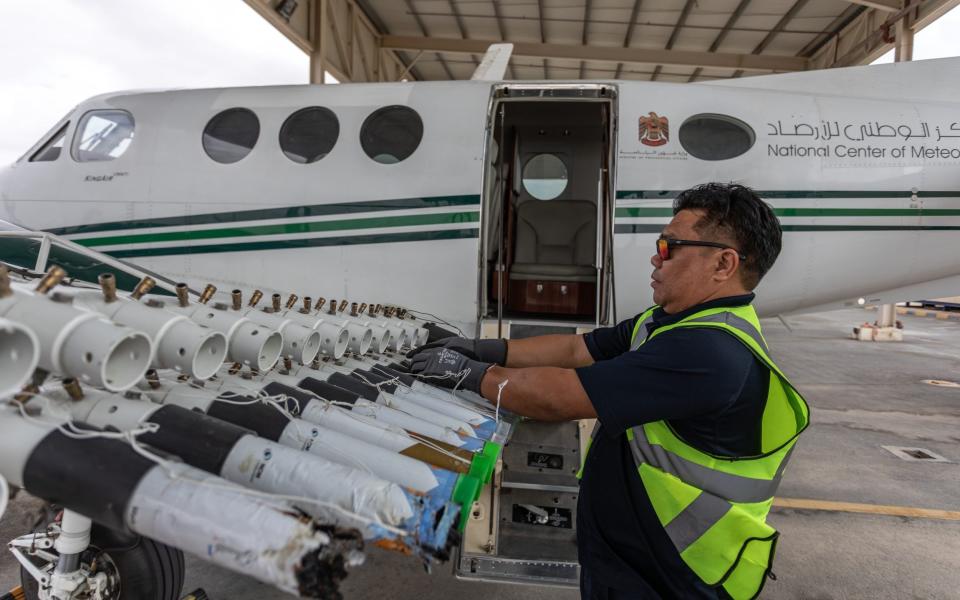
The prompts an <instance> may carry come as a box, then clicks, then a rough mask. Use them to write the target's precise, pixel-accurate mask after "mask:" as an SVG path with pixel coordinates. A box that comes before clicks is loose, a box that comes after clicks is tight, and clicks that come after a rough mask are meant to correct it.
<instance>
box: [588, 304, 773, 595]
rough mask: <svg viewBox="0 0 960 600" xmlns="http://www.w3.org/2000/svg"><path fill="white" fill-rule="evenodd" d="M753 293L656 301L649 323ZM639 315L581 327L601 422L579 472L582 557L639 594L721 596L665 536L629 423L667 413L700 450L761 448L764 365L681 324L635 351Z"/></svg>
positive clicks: (725, 337) (593, 569) (739, 347)
mask: <svg viewBox="0 0 960 600" xmlns="http://www.w3.org/2000/svg"><path fill="white" fill-rule="evenodd" d="M753 297H754V296H753V294H747V295H744V296H734V297H729V298H721V299H718V300H714V301H711V302H707V303H704V304H701V305H698V306H695V307H693V308H690V309H688V310H686V311H683V312H681V313H677V314H674V315H670V314H667V313H666V312H664V311H663V310H662V309H657V310H656V311H655V312H654V314H653V319H652V321H651V322H650V323H649V324H648V325H647V328H648V331H649V333H652V332H653V331H655V330H656V329H657V328H659V327H663V326H666V325H670V324H673V323H676V322H677V321H680V320H681V319H683V318H685V317H687V316H689V315H691V314H693V313H695V312H699V311H702V310H706V309H709V308H716V307H720V306H742V305H745V304H749V303H750V302H751V301H752V300H753ZM638 317H639V315H638ZM638 317H634V318H632V319H627V320H626V321H623V322H621V323H620V324H618V325H617V326H615V327H608V328H602V329H597V330H595V331H592V332H590V333H587V334H585V335H584V341H585V342H586V344H587V348H588V349H589V350H590V354H591V356H592V357H593V359H594V361H596V362H595V363H594V364H593V365H590V366H588V367H581V368H579V369H577V375H578V376H579V377H580V382H581V383H582V384H583V388H584V390H586V392H587V396H589V398H590V401H591V403H592V404H593V406H594V408H595V409H596V412H597V418H598V420H599V422H600V424H601V428H600V433H599V435H598V436H597V438H595V439H594V440H593V443H592V445H591V447H590V452H589V454H588V455H587V463H586V467H585V468H584V474H583V478H582V479H581V481H580V498H579V501H578V506H577V545H578V550H579V557H580V564H581V566H582V567H583V568H584V569H586V570H588V571H589V573H590V575H591V577H592V579H593V580H594V581H596V582H598V583H600V584H602V585H603V586H605V587H609V588H612V589H615V590H622V591H625V592H630V593H631V594H632V595H637V596H639V597H641V598H658V597H662V598H718V597H719V598H723V597H726V595H725V594H723V593H722V591H718V590H716V589H714V588H711V587H709V586H707V585H706V584H704V583H703V582H702V581H701V580H700V579H699V577H697V575H696V574H695V573H694V572H693V571H692V570H690V568H689V567H687V565H686V564H685V563H684V562H683V560H682V559H681V558H680V555H679V553H678V552H677V551H676V549H675V548H674V546H673V543H672V542H671V541H670V538H668V537H667V534H666V532H665V531H664V530H663V527H662V526H661V525H660V522H659V520H658V519H657V515H656V513H655V512H654V510H653V507H652V506H651V504H650V500H649V498H648V497H647V494H646V491H645V490H644V488H643V484H642V482H641V480H640V476H639V475H638V474H637V467H636V464H635V463H634V460H633V456H632V454H631V452H630V447H629V445H628V443H627V439H626V434H625V432H626V430H627V429H629V428H631V427H635V426H638V425H642V424H643V423H649V422H653V421H659V420H666V421H667V422H668V423H669V424H670V426H671V427H672V428H673V430H674V431H675V432H676V433H677V435H679V436H680V437H681V438H682V439H683V440H684V441H685V442H686V443H688V444H690V445H691V446H693V447H695V448H697V449H700V450H702V451H704V452H709V453H711V454H714V455H720V456H744V455H752V454H759V453H760V437H759V436H760V427H759V425H760V420H761V416H762V413H763V407H764V403H765V401H766V398H767V387H768V385H769V377H770V373H769V371H768V370H767V368H766V366H764V365H763V363H762V362H760V361H759V360H758V359H757V358H756V357H755V356H754V355H753V353H752V352H751V351H750V350H749V349H748V348H747V347H746V346H745V345H744V344H743V343H742V342H740V341H739V340H737V339H736V338H735V337H733V336H732V335H730V334H729V333H727V332H725V331H723V330H719V329H708V328H690V329H687V328H678V329H674V330H672V331H670V332H669V333H665V334H662V335H659V336H656V337H654V338H653V339H651V340H649V341H647V342H646V343H645V344H643V345H642V346H641V347H640V348H639V349H637V350H634V351H631V350H630V345H631V337H632V335H633V328H634V326H635V324H636V320H637V318H638ZM638 335H643V332H641V333H640V334H638Z"/></svg>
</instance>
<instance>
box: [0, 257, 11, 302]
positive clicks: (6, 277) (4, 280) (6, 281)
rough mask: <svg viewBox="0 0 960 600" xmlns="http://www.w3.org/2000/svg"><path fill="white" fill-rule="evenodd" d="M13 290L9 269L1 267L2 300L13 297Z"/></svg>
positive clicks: (0, 290) (0, 292)
mask: <svg viewBox="0 0 960 600" xmlns="http://www.w3.org/2000/svg"><path fill="white" fill-rule="evenodd" d="M12 295H13V290H11V289H10V271H8V270H7V267H6V266H4V265H0V298H6V297H7V296H12Z"/></svg>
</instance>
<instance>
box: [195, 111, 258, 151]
mask: <svg viewBox="0 0 960 600" xmlns="http://www.w3.org/2000/svg"><path fill="white" fill-rule="evenodd" d="M259 138H260V120H259V119H258V118H257V115H255V114H254V113H253V111H252V110H249V109H246V108H228V109H227V110H225V111H223V112H220V113H218V114H217V115H215V116H214V117H213V118H212V119H210V122H209V123H207V126H206V127H205V128H204V129H203V150H204V151H205V152H206V153H207V156H209V157H210V158H212V159H213V160H215V161H217V162H218V163H224V164H230V163H235V162H237V161H238V160H240V159H242V158H244V157H245V156H246V155H248V154H250V151H251V150H253V147H254V146H256V145H257V139H259Z"/></svg>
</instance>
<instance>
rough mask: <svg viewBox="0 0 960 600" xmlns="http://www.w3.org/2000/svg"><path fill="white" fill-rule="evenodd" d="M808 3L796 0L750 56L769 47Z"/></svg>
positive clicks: (806, 0)
mask: <svg viewBox="0 0 960 600" xmlns="http://www.w3.org/2000/svg"><path fill="white" fill-rule="evenodd" d="M809 1H810V0H797V1H796V3H794V5H793V6H791V7H790V10H788V11H787V12H786V14H785V15H783V17H781V18H780V20H779V21H777V24H776V25H774V26H773V29H771V30H770V33H768V34H767V35H766V37H764V38H763V39H762V40H761V41H760V43H759V44H757V47H756V48H754V49H753V52H751V54H757V55H759V54H760V53H761V52H763V51H764V50H766V49H767V46H769V45H770V43H771V42H772V41H773V38H775V37H777V34H778V33H780V32H781V31H783V30H784V29H785V28H786V26H787V24H788V23H790V21H792V20H793V18H794V17H795V16H797V13H799V12H800V11H801V10H803V7H805V6H806V5H807V3H808V2H809ZM745 70H746V69H737V71H736V72H734V74H733V77H740V76H741V75H743V72H744V71H745Z"/></svg>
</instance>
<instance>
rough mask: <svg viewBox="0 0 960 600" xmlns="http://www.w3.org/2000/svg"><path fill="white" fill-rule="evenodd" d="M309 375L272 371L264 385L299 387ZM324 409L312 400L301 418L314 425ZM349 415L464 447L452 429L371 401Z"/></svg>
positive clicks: (357, 404)
mask: <svg viewBox="0 0 960 600" xmlns="http://www.w3.org/2000/svg"><path fill="white" fill-rule="evenodd" d="M308 372H309V371H302V372H301V374H300V375H299V376H291V375H281V374H279V373H276V372H274V371H271V372H269V373H266V374H265V375H264V377H263V379H264V381H279V382H280V383H284V384H286V385H290V386H294V387H297V383H298V382H299V381H302V380H303V379H304V377H307V376H308V375H304V374H303V373H308ZM261 385H262V384H261ZM301 389H303V388H301ZM307 391H309V390H307ZM311 393H312V392H311ZM325 406H327V404H326V403H325V402H323V401H319V402H318V401H314V400H311V401H310V402H308V403H307V405H306V406H304V407H301V410H303V414H302V415H301V418H303V419H304V420H305V421H310V422H315V421H314V419H315V418H317V417H316V415H314V414H313V411H315V410H323V408H324V407H325ZM341 410H344V411H345V410H348V409H347V408H342V409H341ZM349 411H350V415H351V417H356V418H358V419H359V420H361V421H372V422H374V423H376V424H377V426H378V427H388V428H396V429H398V430H400V431H408V432H411V433H418V434H420V435H423V436H426V437H429V438H432V439H435V440H438V441H441V442H445V443H447V444H450V445H451V446H456V447H457V448H459V447H461V446H463V445H464V441H463V438H461V437H460V436H459V435H457V433H456V432H455V431H454V430H453V429H451V428H449V427H443V426H440V425H437V424H435V423H430V422H429V421H424V420H423V419H418V418H417V417H414V416H411V415H408V414H407V413H404V412H401V411H399V410H397V409H395V408H390V407H389V406H384V405H382V404H377V403H376V402H370V401H369V400H364V399H363V398H358V399H357V400H356V401H355V402H354V403H353V406H352V407H350V408H349ZM318 424H319V423H318Z"/></svg>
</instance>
